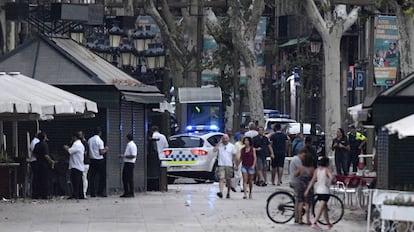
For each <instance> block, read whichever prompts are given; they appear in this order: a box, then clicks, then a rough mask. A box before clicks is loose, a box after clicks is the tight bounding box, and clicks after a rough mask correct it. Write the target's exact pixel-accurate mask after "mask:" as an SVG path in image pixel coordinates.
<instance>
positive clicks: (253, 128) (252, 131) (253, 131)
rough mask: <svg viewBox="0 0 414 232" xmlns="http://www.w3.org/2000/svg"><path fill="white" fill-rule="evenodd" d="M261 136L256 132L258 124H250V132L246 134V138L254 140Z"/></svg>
mask: <svg viewBox="0 0 414 232" xmlns="http://www.w3.org/2000/svg"><path fill="white" fill-rule="evenodd" d="M257 135H259V132H257V130H256V124H254V122H250V123H249V130H248V131H247V132H245V133H244V136H245V137H250V138H252V139H253V138H254V137H255V136H257Z"/></svg>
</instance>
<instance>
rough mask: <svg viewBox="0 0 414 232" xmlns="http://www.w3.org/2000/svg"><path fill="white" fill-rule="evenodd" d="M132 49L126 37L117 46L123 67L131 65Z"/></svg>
mask: <svg viewBox="0 0 414 232" xmlns="http://www.w3.org/2000/svg"><path fill="white" fill-rule="evenodd" d="M133 51H134V49H133V48H132V46H131V45H130V44H129V42H128V40H127V39H124V40H123V41H122V45H121V46H120V47H119V53H120V54H121V65H122V66H123V67H129V68H130V67H131V66H132V62H133V60H132V59H133V58H132V57H133V56H134V54H133Z"/></svg>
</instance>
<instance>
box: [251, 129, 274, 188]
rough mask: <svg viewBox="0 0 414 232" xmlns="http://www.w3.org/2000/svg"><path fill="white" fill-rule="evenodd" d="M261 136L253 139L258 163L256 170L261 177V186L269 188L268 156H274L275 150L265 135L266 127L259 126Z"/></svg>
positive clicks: (259, 183)
mask: <svg viewBox="0 0 414 232" xmlns="http://www.w3.org/2000/svg"><path fill="white" fill-rule="evenodd" d="M258 132H259V134H258V135H257V136H255V137H253V147H254V148H255V150H256V156H257V162H256V170H257V175H258V177H259V182H258V185H259V186H267V184H266V155H267V154H270V156H271V157H274V155H273V148H272V145H271V144H270V141H269V139H268V138H267V137H266V136H265V135H264V127H263V126H259V131H258Z"/></svg>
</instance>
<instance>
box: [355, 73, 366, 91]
mask: <svg viewBox="0 0 414 232" xmlns="http://www.w3.org/2000/svg"><path fill="white" fill-rule="evenodd" d="M364 87H365V72H364V71H356V72H355V90H364Z"/></svg>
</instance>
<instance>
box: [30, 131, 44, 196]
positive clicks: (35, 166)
mask: <svg viewBox="0 0 414 232" xmlns="http://www.w3.org/2000/svg"><path fill="white" fill-rule="evenodd" d="M40 132H41V131H38V132H37V134H36V136H35V137H34V138H33V139H32V141H31V142H30V148H29V150H30V152H29V159H28V162H29V163H30V170H31V174H32V182H31V189H32V193H31V194H32V195H31V196H32V198H33V199H36V198H38V194H39V192H38V190H37V188H38V186H39V181H38V178H39V177H38V164H37V159H36V155H35V154H34V153H33V150H34V148H35V146H36V144H37V143H38V142H40V140H39V139H38V138H37V136H38V135H39V133H40Z"/></svg>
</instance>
